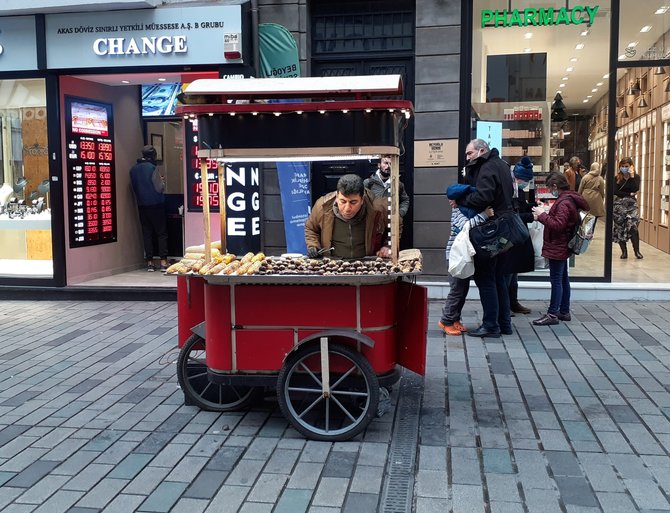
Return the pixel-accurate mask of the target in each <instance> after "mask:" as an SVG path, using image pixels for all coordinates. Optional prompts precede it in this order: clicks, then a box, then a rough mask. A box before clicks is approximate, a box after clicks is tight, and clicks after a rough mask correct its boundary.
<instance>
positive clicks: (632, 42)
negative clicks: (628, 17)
mask: <svg viewBox="0 0 670 513" xmlns="http://www.w3.org/2000/svg"><path fill="white" fill-rule="evenodd" d="M638 44H640V42H639V41H631V42H630V43H628V46H627V47H626V48H635V47H636V46H637V45H638Z"/></svg>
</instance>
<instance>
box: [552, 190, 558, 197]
mask: <svg viewBox="0 0 670 513" xmlns="http://www.w3.org/2000/svg"><path fill="white" fill-rule="evenodd" d="M559 194H560V192H558V191H551V195H552V196H553V197H554V198H558V195H559Z"/></svg>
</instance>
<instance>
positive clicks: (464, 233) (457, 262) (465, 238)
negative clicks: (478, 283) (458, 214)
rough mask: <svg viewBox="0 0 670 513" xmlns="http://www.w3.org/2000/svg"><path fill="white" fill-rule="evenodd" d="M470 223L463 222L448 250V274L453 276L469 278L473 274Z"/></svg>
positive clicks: (473, 252) (473, 249)
mask: <svg viewBox="0 0 670 513" xmlns="http://www.w3.org/2000/svg"><path fill="white" fill-rule="evenodd" d="M469 231H470V223H465V226H463V229H462V230H461V231H460V232H459V233H458V235H456V238H455V239H454V242H453V244H452V245H451V249H450V250H449V274H450V275H451V276H453V277H454V278H461V279H465V278H469V277H470V276H472V275H473V274H475V262H474V260H473V259H472V257H474V256H475V253H476V252H475V248H474V247H473V246H472V243H471V242H470V234H469Z"/></svg>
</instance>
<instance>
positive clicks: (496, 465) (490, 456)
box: [482, 449, 514, 474]
mask: <svg viewBox="0 0 670 513" xmlns="http://www.w3.org/2000/svg"><path fill="white" fill-rule="evenodd" d="M482 456H483V458H484V472H487V473H493V474H512V473H513V472H514V470H513V468H512V460H511V459H510V454H509V451H507V449H482Z"/></svg>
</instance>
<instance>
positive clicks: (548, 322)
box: [533, 313, 559, 326]
mask: <svg viewBox="0 0 670 513" xmlns="http://www.w3.org/2000/svg"><path fill="white" fill-rule="evenodd" d="M558 322H559V321H558V317H556V316H555V315H551V314H548V313H547V314H544V315H543V316H542V317H540V318H539V319H535V320H534V321H533V324H534V325H535V326H552V325H554V324H558Z"/></svg>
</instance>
